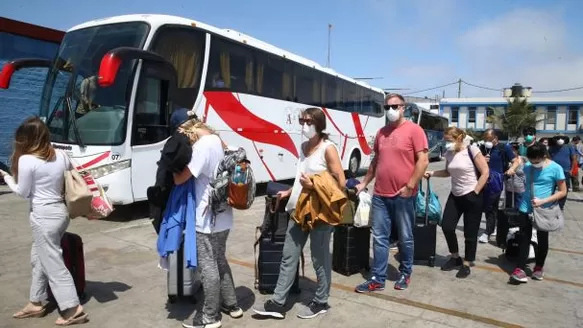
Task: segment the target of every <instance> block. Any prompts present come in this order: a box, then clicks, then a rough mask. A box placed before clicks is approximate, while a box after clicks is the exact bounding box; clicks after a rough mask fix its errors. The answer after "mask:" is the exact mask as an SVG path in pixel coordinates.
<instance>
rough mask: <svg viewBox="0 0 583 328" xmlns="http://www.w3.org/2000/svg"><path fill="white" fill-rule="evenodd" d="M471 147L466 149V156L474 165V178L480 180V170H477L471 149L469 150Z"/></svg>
mask: <svg viewBox="0 0 583 328" xmlns="http://www.w3.org/2000/svg"><path fill="white" fill-rule="evenodd" d="M471 147H472V145H469V146H468V147H467V149H468V155H469V156H470V160H471V161H472V164H473V165H474V171H475V172H476V178H478V179H479V178H480V175H481V173H480V170H478V167H477V166H476V162H475V161H474V155H473V154H472V149H471Z"/></svg>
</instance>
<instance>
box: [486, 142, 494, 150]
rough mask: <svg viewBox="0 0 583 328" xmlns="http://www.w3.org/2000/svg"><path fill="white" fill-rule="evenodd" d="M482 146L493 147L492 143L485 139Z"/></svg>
mask: <svg viewBox="0 0 583 328" xmlns="http://www.w3.org/2000/svg"><path fill="white" fill-rule="evenodd" d="M484 147H486V149H492V147H494V144H493V143H492V141H486V142H484Z"/></svg>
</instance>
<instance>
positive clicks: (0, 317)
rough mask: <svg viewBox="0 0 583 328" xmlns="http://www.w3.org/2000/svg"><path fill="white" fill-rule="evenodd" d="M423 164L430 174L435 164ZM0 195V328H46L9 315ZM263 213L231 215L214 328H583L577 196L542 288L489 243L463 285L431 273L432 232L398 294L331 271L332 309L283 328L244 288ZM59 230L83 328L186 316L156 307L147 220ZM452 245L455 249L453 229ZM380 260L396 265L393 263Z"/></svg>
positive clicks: (20, 222) (249, 284)
mask: <svg viewBox="0 0 583 328" xmlns="http://www.w3.org/2000/svg"><path fill="white" fill-rule="evenodd" d="M431 166H432V167H434V168H440V167H442V166H443V162H441V163H434V164H431ZM432 181H433V180H432ZM432 185H433V187H434V189H435V190H436V192H437V193H438V195H439V197H440V200H441V202H442V204H444V203H445V200H446V199H447V193H448V188H449V180H447V179H434V181H433V182H432ZM6 190H7V189H6V187H0V223H1V226H2V229H1V230H0V250H1V251H0V252H1V256H0V289H1V290H2V294H3V297H1V298H0V327H14V328H16V327H30V328H34V327H52V326H54V322H55V320H56V318H57V313H56V312H53V313H51V314H49V315H47V317H45V318H43V319H28V320H15V319H12V318H11V315H12V313H14V312H16V311H17V310H19V309H20V307H21V306H22V305H23V304H24V303H25V302H26V300H27V297H28V292H29V283H30V263H29V262H30V260H29V257H30V243H31V232H30V227H29V225H28V217H27V212H28V210H27V209H28V207H27V204H26V202H24V201H22V200H20V199H18V198H17V197H16V196H14V195H12V194H8V193H6ZM141 207H143V206H141ZM263 207H264V201H263V197H261V196H260V197H258V198H257V199H256V201H255V204H254V205H253V207H252V208H251V209H249V210H247V211H242V212H237V213H236V214H235V228H234V230H233V231H232V232H231V236H230V239H229V243H228V257H229V259H230V261H231V262H230V263H231V268H232V270H233V274H234V277H235V284H236V286H237V294H238V297H239V300H240V305H241V306H242V307H243V309H244V310H245V311H246V312H245V315H244V317H243V318H242V319H239V320H234V319H231V318H229V317H226V316H224V319H223V327H274V326H275V325H278V327H297V326H299V325H300V324H301V325H302V327H323V326H329V327H493V326H499V327H553V328H559V327H583V306H582V305H583V276H582V275H581V268H582V266H583V264H582V263H583V223H582V220H581V219H580V215H576V214H577V213H583V192H582V193H570V196H569V201H568V202H567V207H566V210H565V215H566V223H565V224H566V226H565V229H563V231H561V232H559V233H555V234H552V235H551V238H550V239H551V240H550V243H551V247H552V249H551V251H550V252H549V256H548V260H547V265H546V267H545V269H546V273H547V277H546V278H545V281H543V282H536V281H530V282H529V283H528V284H526V285H521V286H513V285H509V284H507V281H508V274H507V273H506V272H505V271H508V270H510V269H511V268H512V265H510V264H508V263H507V262H505V261H502V260H500V259H499V256H500V254H501V252H500V250H499V249H498V248H496V247H495V246H493V245H490V244H480V245H479V247H478V257H477V261H476V266H475V267H473V268H472V275H471V276H470V277H469V278H467V279H465V280H459V279H456V278H455V272H442V271H440V270H439V266H440V265H441V264H442V263H443V262H444V261H445V257H444V256H446V255H447V246H446V244H445V240H444V238H443V235H442V233H441V231H440V230H438V238H437V240H438V242H437V253H438V254H439V255H440V257H439V258H438V261H437V265H436V267H435V268H429V267H427V266H422V265H417V266H415V267H414V274H413V278H412V283H411V286H410V288H409V289H408V290H406V291H396V290H393V289H392V288H390V287H391V284H389V285H388V288H387V289H386V290H385V291H384V292H380V293H374V294H366V295H362V294H356V293H354V292H353V289H354V286H355V285H356V284H358V283H360V282H362V279H363V278H362V277H361V276H360V275H358V274H357V275H353V276H351V277H344V276H341V275H339V274H336V273H333V278H332V279H333V283H334V285H333V288H332V292H331V294H332V297H331V299H330V305H331V306H332V309H331V310H330V312H329V313H328V314H326V315H323V316H320V317H318V318H316V319H313V320H301V319H298V318H297V317H296V316H295V312H296V311H297V309H298V306H297V305H295V306H294V308H293V309H291V311H290V312H289V313H288V316H287V318H286V319H285V320H283V321H275V320H263V319H260V318H254V316H253V315H252V311H251V310H250V307H251V306H252V305H253V303H255V302H257V301H261V300H263V299H264V297H265V296H263V295H259V294H258V293H256V291H255V290H254V289H253V285H254V255H253V242H254V237H255V227H256V226H257V225H258V224H260V222H261V221H262V219H263ZM138 209H140V206H135V207H132V208H130V209H126V211H128V213H131V214H133V215H134V216H135V215H136V214H135V213H136V212H137V210H138ZM460 225H461V223H460ZM484 226H485V224H484V222H483V224H482V227H484ZM69 231H72V232H75V233H78V234H80V235H81V236H82V238H83V240H84V242H85V260H86V272H87V299H86V303H85V308H86V311H87V312H88V313H89V315H90V319H91V321H90V323H88V324H87V325H85V327H99V328H102V327H103V328H126V327H157V328H158V327H180V322H181V321H182V320H184V319H186V318H188V317H189V316H191V315H192V313H193V311H194V308H195V306H194V305H192V304H188V303H180V304H176V305H168V304H167V303H166V299H167V296H166V275H165V273H164V272H163V271H161V270H160V269H158V268H157V255H156V251H155V244H156V234H155V232H154V229H153V228H152V226H151V224H150V222H149V221H148V220H147V219H133V220H128V219H117V220H115V221H105V220H102V221H87V220H85V219H77V220H74V221H73V222H72V223H71V226H70V227H69ZM458 238H459V241H460V247H461V248H462V249H463V232H462V230H461V229H458ZM304 252H305V255H306V278H307V279H304V280H302V281H301V284H300V286H301V288H302V294H301V295H300V296H299V297H297V301H300V302H308V301H309V300H310V297H311V295H312V293H313V289H314V282H313V281H315V274H314V272H313V269H312V267H311V261H310V255H309V246H307V247H306V248H305V250H304ZM390 263H391V265H392V266H394V267H397V266H398V263H397V262H396V261H395V260H394V259H393V258H391V262H390ZM394 267H393V268H392V271H395V269H394ZM391 279H395V277H394V276H391ZM292 300H294V299H293V298H290V301H292ZM300 321H301V322H300Z"/></svg>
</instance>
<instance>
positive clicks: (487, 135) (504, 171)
mask: <svg viewBox="0 0 583 328" xmlns="http://www.w3.org/2000/svg"><path fill="white" fill-rule="evenodd" d="M481 150H482V154H483V155H484V156H485V157H486V161H487V162H488V167H489V168H490V177H489V179H488V183H487V184H486V188H485V192H484V197H485V199H484V212H485V213H486V231H485V232H484V233H483V234H482V235H481V236H480V238H479V239H478V241H479V242H480V243H483V244H484V243H487V242H488V240H489V239H490V236H495V235H496V221H497V216H498V214H499V213H498V203H499V202H500V195H501V194H502V186H503V183H504V179H505V177H504V175H506V176H512V175H514V173H515V171H516V168H517V167H518V165H520V162H519V161H518V158H516V157H515V156H514V151H513V150H512V146H510V145H508V144H506V145H504V144H501V143H500V142H499V141H498V136H497V135H496V131H494V130H493V129H488V130H486V132H484V144H483V146H482V147H481ZM495 186H499V187H500V190H492V189H493V188H494V187H495Z"/></svg>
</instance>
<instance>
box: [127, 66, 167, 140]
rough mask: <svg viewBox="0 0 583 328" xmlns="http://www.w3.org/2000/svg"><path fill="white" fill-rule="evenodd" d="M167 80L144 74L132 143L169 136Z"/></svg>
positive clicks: (137, 100)
mask: <svg viewBox="0 0 583 328" xmlns="http://www.w3.org/2000/svg"><path fill="white" fill-rule="evenodd" d="M163 90H167V82H166V81H163V80H161V79H159V78H156V77H151V76H142V77H141V78H140V85H139V88H138V96H137V99H136V106H135V110H134V121H133V127H134V129H133V135H132V145H134V146H137V145H147V144H153V143H157V142H160V141H162V140H164V139H166V138H168V136H169V128H168V116H169V113H168V111H167V106H166V95H165V92H164V91H163Z"/></svg>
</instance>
